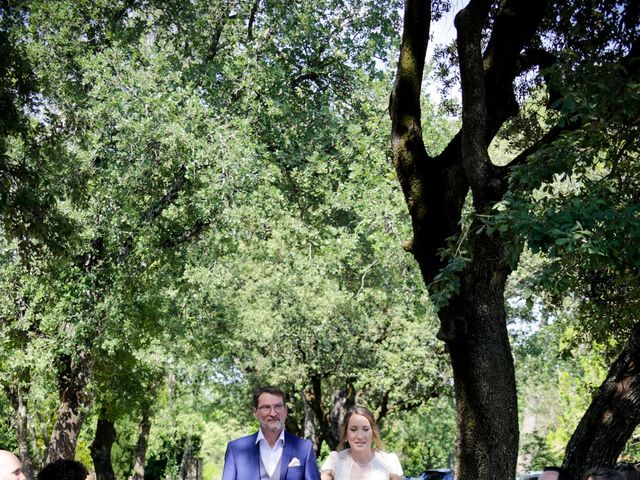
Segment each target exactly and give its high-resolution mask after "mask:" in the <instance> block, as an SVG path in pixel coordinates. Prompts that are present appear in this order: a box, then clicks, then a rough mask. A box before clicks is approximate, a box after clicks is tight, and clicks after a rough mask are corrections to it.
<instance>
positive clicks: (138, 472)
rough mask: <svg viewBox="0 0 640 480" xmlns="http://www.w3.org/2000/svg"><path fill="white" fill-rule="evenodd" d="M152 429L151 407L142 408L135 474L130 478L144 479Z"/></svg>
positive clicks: (134, 466) (133, 479)
mask: <svg viewBox="0 0 640 480" xmlns="http://www.w3.org/2000/svg"><path fill="white" fill-rule="evenodd" d="M150 431H151V419H150V416H149V409H148V408H144V409H143V410H142V418H141V419H140V425H139V427H138V442H137V444H136V461H135V463H134V465H133V474H132V475H131V477H129V478H130V480H144V466H145V464H146V461H147V447H148V445H149V432H150Z"/></svg>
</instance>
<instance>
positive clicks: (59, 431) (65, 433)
mask: <svg viewBox="0 0 640 480" xmlns="http://www.w3.org/2000/svg"><path fill="white" fill-rule="evenodd" d="M61 363H62V369H61V370H60V372H59V373H58V390H59V393H60V408H59V409H58V418H57V419H56V423H55V424H54V425H53V432H52V433H51V438H50V441H49V448H48V449H47V455H46V459H45V463H50V462H53V461H55V460H58V459H69V460H72V459H73V458H74V457H75V452H76V444H77V442H78V434H79V433H80V429H81V428H82V423H83V422H84V415H85V412H84V409H85V407H87V406H88V404H89V403H90V397H89V396H88V395H87V394H86V393H85V392H84V388H85V386H86V383H87V377H88V375H89V371H90V367H89V365H88V362H87V361H86V360H84V359H76V360H73V359H72V358H71V357H70V356H66V357H64V358H62V359H61Z"/></svg>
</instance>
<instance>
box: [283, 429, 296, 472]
mask: <svg viewBox="0 0 640 480" xmlns="http://www.w3.org/2000/svg"><path fill="white" fill-rule="evenodd" d="M292 449H293V442H292V441H291V436H290V435H289V434H288V433H287V432H286V430H285V432H284V448H283V449H282V459H281V460H280V480H286V478H287V470H288V468H287V466H288V465H289V462H290V461H291V457H292V451H291V450H292Z"/></svg>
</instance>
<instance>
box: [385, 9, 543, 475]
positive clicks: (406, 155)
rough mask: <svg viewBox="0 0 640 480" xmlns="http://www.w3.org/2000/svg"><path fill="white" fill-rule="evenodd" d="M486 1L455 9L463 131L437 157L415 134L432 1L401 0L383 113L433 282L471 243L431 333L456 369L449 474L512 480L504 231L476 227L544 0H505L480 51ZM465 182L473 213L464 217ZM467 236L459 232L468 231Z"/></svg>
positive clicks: (502, 185)
mask: <svg viewBox="0 0 640 480" xmlns="http://www.w3.org/2000/svg"><path fill="white" fill-rule="evenodd" d="M493 3H494V2H492V1H490V0H471V1H470V2H469V3H468V5H467V6H466V7H465V8H464V9H462V10H461V11H460V12H459V13H458V15H457V17H456V29H457V31H458V42H457V44H458V56H459V60H460V80H461V88H462V129H461V131H460V132H459V133H458V134H457V135H456V136H455V137H454V138H453V140H452V141H451V142H450V143H449V145H448V146H447V147H446V148H445V150H444V151H443V152H442V153H441V154H440V155H438V156H437V157H429V156H428V155H427V153H426V150H425V147H424V140H423V138H422V135H423V133H422V125H421V117H420V115H421V113H420V90H421V86H422V79H423V68H424V64H425V54H426V48H427V42H428V38H429V23H430V17H431V2H425V1H421V0H405V15H404V24H403V35H402V45H401V49H400V59H399V62H398V69H397V73H396V79H395V84H394V89H393V92H392V95H391V100H390V108H389V112H390V115H391V120H392V141H393V142H392V143H393V159H394V166H395V168H396V173H397V176H398V180H399V182H400V185H401V187H402V190H403V193H404V196H405V200H406V202H407V206H408V209H409V213H410V215H411V220H412V227H413V234H414V236H413V239H412V240H411V241H409V242H406V243H405V245H404V248H405V249H406V250H408V251H409V252H411V253H412V254H413V255H414V257H415V259H416V261H417V262H418V265H419V266H420V270H421V272H422V275H423V278H424V280H425V283H426V284H427V286H428V287H429V288H430V289H431V288H432V287H433V282H434V280H436V279H437V276H438V275H439V274H440V272H441V271H442V269H443V268H444V267H446V265H447V262H448V259H446V258H444V257H443V256H442V255H440V254H439V251H440V250H441V249H446V248H447V246H448V239H449V238H451V237H457V238H458V242H459V244H460V245H463V244H464V246H465V249H466V250H467V251H468V255H467V257H468V260H466V263H465V266H464V269H463V271H462V272H460V273H458V274H457V281H458V282H459V286H458V288H457V291H456V292H455V293H454V294H452V295H451V296H450V298H449V299H448V303H447V305H446V306H445V307H443V308H441V309H440V311H439V313H438V315H439V318H440V323H441V328H440V331H439V332H438V338H440V339H441V340H443V341H445V342H446V344H447V347H448V351H449V355H450V359H451V364H452V367H453V374H454V391H455V398H456V409H457V423H458V438H457V445H456V456H457V461H456V475H455V476H456V479H458V480H485V479H487V480H488V479H507V478H514V475H515V466H516V460H517V451H518V416H517V399H516V384H515V373H514V367H513V360H512V356H511V349H510V345H509V337H508V334H507V328H506V313H505V309H504V287H505V282H506V279H507V276H508V275H509V273H510V272H511V268H510V266H509V264H508V263H507V261H506V256H505V248H504V247H505V239H504V238H502V237H501V236H500V234H497V233H494V234H491V235H489V234H487V233H486V232H484V231H482V226H483V223H482V221H481V219H482V218H483V217H484V216H486V215H488V214H490V213H491V209H492V208H493V206H494V205H496V203H497V202H499V201H500V200H501V199H502V197H503V195H504V193H505V192H506V188H507V184H506V178H507V177H506V174H507V173H508V169H507V168H500V167H497V166H495V165H493V164H492V163H491V160H490V158H489V155H488V146H489V144H490V143H491V140H492V139H493V137H494V136H495V134H496V133H497V131H498V129H499V128H500V126H501V125H502V124H503V123H504V122H505V121H506V120H507V119H508V118H509V117H510V116H512V115H514V114H515V113H517V111H518V109H517V103H516V102H515V94H514V91H513V83H514V79H515V76H516V75H517V74H518V72H517V68H516V65H517V63H518V60H519V55H520V52H521V51H522V50H523V49H524V47H525V46H526V45H527V43H528V42H530V41H531V39H532V38H533V36H534V33H535V30H536V28H537V26H538V25H539V23H540V21H541V19H542V16H543V14H544V10H545V6H546V2H544V1H537V2H521V1H516V0H503V1H502V2H500V8H499V10H498V12H497V14H496V16H495V17H494V21H493V23H492V30H491V36H490V38H489V41H488V43H487V47H486V49H485V51H484V53H483V52H482V48H481V46H482V43H483V38H482V32H483V29H484V28H486V27H487V25H488V21H489V17H490V10H491V6H492V5H493ZM469 190H471V193H472V195H473V197H472V198H473V209H474V220H473V221H472V223H471V225H470V226H469V227H468V232H471V233H468V234H462V232H461V227H460V223H461V220H462V207H463V205H464V202H465V198H466V196H467V194H468V192H469ZM465 237H466V238H465Z"/></svg>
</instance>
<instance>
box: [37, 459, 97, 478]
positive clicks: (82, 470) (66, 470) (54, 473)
mask: <svg viewBox="0 0 640 480" xmlns="http://www.w3.org/2000/svg"><path fill="white" fill-rule="evenodd" d="M88 476H89V471H88V470H87V469H86V467H85V466H84V465H83V464H81V463H80V462H77V461H75V460H56V461H55V462H52V463H50V464H48V465H46V466H45V467H44V468H43V469H42V470H40V473H38V477H37V478H38V480H85V479H86V478H87V477H88Z"/></svg>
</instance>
